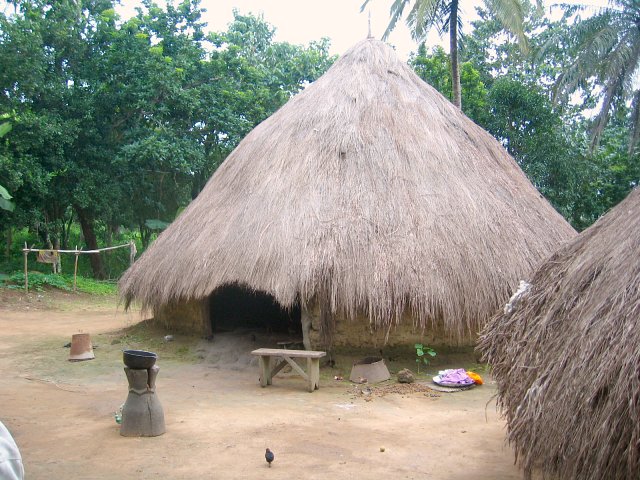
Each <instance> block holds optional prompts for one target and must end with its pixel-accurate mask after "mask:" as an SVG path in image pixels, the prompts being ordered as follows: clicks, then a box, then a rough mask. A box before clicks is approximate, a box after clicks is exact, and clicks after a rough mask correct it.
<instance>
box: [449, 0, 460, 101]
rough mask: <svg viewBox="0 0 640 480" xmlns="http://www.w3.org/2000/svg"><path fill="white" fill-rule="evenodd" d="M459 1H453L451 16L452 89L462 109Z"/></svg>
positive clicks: (454, 99) (454, 98)
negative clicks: (459, 64) (459, 61)
mask: <svg viewBox="0 0 640 480" xmlns="http://www.w3.org/2000/svg"><path fill="white" fill-rule="evenodd" d="M458 1H459V0H452V2H451V15H450V16H449V52H450V56H451V89H452V92H453V104H454V105H455V106H456V107H458V108H460V109H462V92H461V89H460V69H459V68H458Z"/></svg>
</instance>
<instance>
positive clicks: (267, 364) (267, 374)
mask: <svg viewBox="0 0 640 480" xmlns="http://www.w3.org/2000/svg"><path fill="white" fill-rule="evenodd" d="M267 385H271V357H260V386H261V387H266V386H267Z"/></svg>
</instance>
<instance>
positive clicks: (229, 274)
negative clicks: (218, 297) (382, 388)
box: [120, 39, 575, 337]
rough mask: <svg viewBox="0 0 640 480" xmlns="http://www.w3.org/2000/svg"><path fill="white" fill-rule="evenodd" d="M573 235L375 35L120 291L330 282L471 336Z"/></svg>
mask: <svg viewBox="0 0 640 480" xmlns="http://www.w3.org/2000/svg"><path fill="white" fill-rule="evenodd" d="M574 235H575V232H574V230H573V229H572V228H571V227H570V226H569V225H568V224H567V222H566V221H565V220H564V219H563V218H562V217H561V216H560V215H559V214H558V213H557V212H556V211H555V210H554V209H553V208H552V207H551V205H550V204H549V203H548V202H547V201H546V200H545V199H544V198H543V197H542V195H540V194H539V193H538V191H537V190H536V189H535V188H534V187H533V186H532V185H531V183H530V182H529V181H528V180H527V178H526V177H525V175H524V174H523V172H522V171H521V170H520V168H519V167H518V166H517V164H516V163H515V162H514V160H513V159H512V158H511V157H509V155H507V154H506V152H505V151H504V149H503V148H502V146H501V145H500V144H499V143H498V142H497V141H496V140H495V139H493V138H492V137H491V136H490V135H489V134H488V133H487V132H485V131H484V130H482V129H481V128H480V127H478V126H477V125H475V124H474V123H473V122H472V121H471V120H469V119H468V118H467V117H466V116H465V115H464V114H462V113H461V112H460V111H459V110H458V109H457V108H456V107H454V106H453V105H452V104H451V103H450V102H449V101H448V100H446V99H445V98H444V97H442V96H441V95H440V94H439V93H438V92H437V91H436V90H434V89H433V88H432V87H430V86H429V85H427V84H426V83H425V82H423V81H422V80H421V79H420V78H418V77H417V76H416V75H415V74H414V72H413V71H412V70H411V69H410V68H409V67H408V66H407V65H406V64H405V63H404V62H402V61H400V60H399V59H398V57H397V56H396V54H395V53H394V51H393V50H392V49H391V48H389V47H388V46H387V45H385V44H384V43H382V42H380V41H377V40H373V39H367V40H364V41H362V42H360V43H358V44H356V45H355V46H354V47H353V48H351V49H350V50H349V51H348V52H346V53H345V54H344V55H343V56H342V57H341V58H340V59H339V60H338V61H337V62H336V63H335V64H334V65H333V66H332V67H331V68H330V69H329V71H328V72H327V73H325V75H323V76H322V77H321V78H320V79H318V80H317V81H316V82H314V83H313V84H312V85H310V86H309V87H308V88H306V89H305V90H304V91H303V92H301V93H300V94H298V95H296V96H295V97H294V98H292V99H291V100H290V101H289V102H288V103H287V104H286V105H284V106H283V107H282V108H281V109H280V110H278V111H277V112H276V113H274V114H273V115H272V116H271V117H270V118H269V119H267V120H265V121H264V122H263V123H261V124H260V125H258V126H257V127H256V128H255V129H254V130H253V131H251V132H250V133H249V134H248V135H247V137H246V138H245V139H244V140H243V141H242V142H241V143H240V144H239V145H238V147H237V148H236V149H235V150H234V151H233V152H232V153H231V155H230V156H229V157H228V158H227V159H226V160H225V162H224V163H223V165H222V166H221V167H220V168H219V169H218V170H217V171H216V173H215V174H214V175H213V177H212V178H211V179H210V181H209V182H208V184H207V185H206V187H205V188H204V190H203V191H202V192H201V193H200V195H199V196H198V198H196V199H195V200H194V201H193V202H192V203H191V205H190V206H189V207H188V208H187V209H186V210H185V211H184V212H183V213H182V215H181V216H180V217H179V218H178V219H177V220H176V221H175V222H174V223H173V224H172V225H171V226H170V227H169V228H168V229H167V230H166V231H165V232H163V233H162V234H161V235H160V236H159V238H158V239H157V240H156V241H155V242H154V244H153V245H152V246H151V247H150V248H149V249H148V250H147V251H146V252H145V254H144V255H143V256H142V257H141V258H140V259H139V260H138V261H137V262H136V263H135V264H134V265H133V267H132V268H130V269H129V270H128V271H127V272H126V274H125V275H124V277H123V278H122V280H121V282H120V289H121V293H122V295H123V296H124V298H125V299H126V301H127V302H129V301H131V300H133V299H138V300H140V301H141V302H142V304H143V306H145V307H153V308H157V307H161V306H162V305H165V304H167V303H171V302H174V301H178V300H186V299H198V298H204V297H206V296H208V295H209V294H210V293H211V292H212V291H214V290H215V289H217V288H218V287H220V286H222V285H225V284H242V285H245V286H246V287H248V288H250V289H254V290H261V291H264V292H266V293H268V294H271V295H273V296H274V297H275V298H276V300H277V301H278V302H279V303H281V304H282V305H284V306H289V305H292V304H294V303H295V302H297V301H300V302H302V303H303V304H304V303H306V302H309V301H312V300H313V299H315V298H317V297H318V296H319V295H321V296H322V297H323V298H326V299H328V300H327V302H328V306H329V307H330V308H331V310H332V311H334V312H341V313H343V314H345V315H346V316H347V317H349V318H353V317H354V316H355V314H356V312H364V313H365V314H367V315H369V318H370V319H371V322H372V323H374V324H376V325H389V324H391V323H394V322H398V321H399V320H400V319H401V318H402V315H403V314H404V313H407V312H409V313H412V314H413V318H414V322H415V323H416V325H419V326H423V327H424V326H428V325H430V324H433V323H439V324H442V325H443V326H444V327H445V328H446V329H447V331H449V332H450V333H451V334H452V335H454V336H458V337H461V336H463V335H464V334H468V333H470V332H471V333H475V332H476V331H477V330H478V329H479V328H480V326H481V325H482V324H483V323H484V321H485V319H487V318H488V317H489V316H490V315H491V314H492V313H493V312H494V311H495V310H496V309H497V308H499V306H500V305H501V304H502V303H503V302H504V301H505V298H506V297H508V295H509V292H510V291H511V289H512V288H513V286H514V285H515V284H517V282H518V280H519V279H520V278H522V276H523V275H527V274H528V273H529V272H531V270H532V269H533V267H534V266H535V265H536V264H537V263H538V262H540V261H541V260H542V259H544V258H545V257H546V256H548V255H549V254H551V252H553V251H555V250H556V249H557V248H558V247H559V246H560V245H561V244H563V243H564V242H565V241H566V240H568V239H570V238H572V237H573V236H574Z"/></svg>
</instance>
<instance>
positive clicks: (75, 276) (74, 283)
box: [73, 245, 80, 292]
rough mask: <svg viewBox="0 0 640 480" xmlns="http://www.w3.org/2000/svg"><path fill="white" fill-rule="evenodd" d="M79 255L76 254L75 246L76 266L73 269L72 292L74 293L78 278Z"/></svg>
mask: <svg viewBox="0 0 640 480" xmlns="http://www.w3.org/2000/svg"><path fill="white" fill-rule="evenodd" d="M79 256H80V253H79V252H78V246H77V245H76V264H75V265H74V267H73V291H74V292H75V291H76V278H77V277H78V257H79Z"/></svg>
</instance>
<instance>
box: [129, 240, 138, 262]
mask: <svg viewBox="0 0 640 480" xmlns="http://www.w3.org/2000/svg"><path fill="white" fill-rule="evenodd" d="M136 253H137V250H136V244H135V243H133V240H130V241H129V266H131V265H133V262H135V261H136Z"/></svg>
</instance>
